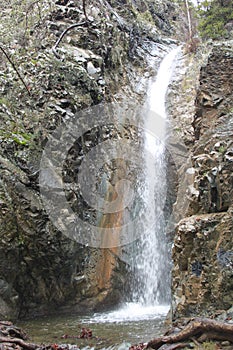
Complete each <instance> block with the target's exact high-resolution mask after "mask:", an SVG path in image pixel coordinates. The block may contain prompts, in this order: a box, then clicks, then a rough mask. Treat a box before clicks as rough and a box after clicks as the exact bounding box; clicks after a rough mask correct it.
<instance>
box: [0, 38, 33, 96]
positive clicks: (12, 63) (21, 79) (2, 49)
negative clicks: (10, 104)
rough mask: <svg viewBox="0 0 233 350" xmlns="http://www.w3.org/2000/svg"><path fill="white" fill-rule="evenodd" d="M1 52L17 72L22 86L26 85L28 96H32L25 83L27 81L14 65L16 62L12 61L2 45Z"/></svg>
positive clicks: (0, 46)
mask: <svg viewBox="0 0 233 350" xmlns="http://www.w3.org/2000/svg"><path fill="white" fill-rule="evenodd" d="M0 50H1V51H2V52H3V53H4V55H5V56H6V58H7V60H8V61H9V62H10V64H11V65H12V68H13V69H14V71H15V72H16V74H17V75H18V77H19V79H20V81H21V82H22V84H23V85H24V87H25V89H26V90H27V93H28V95H29V96H30V95H31V94H30V91H29V88H28V86H27V84H26V83H25V81H24V80H23V78H22V77H21V75H20V73H19V71H18V69H17V67H16V65H15V64H14V62H13V61H12V59H11V58H10V56H9V55H8V53H7V52H6V50H5V49H4V48H3V47H2V45H0Z"/></svg>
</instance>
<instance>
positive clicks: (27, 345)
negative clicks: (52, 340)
mask: <svg viewBox="0 0 233 350" xmlns="http://www.w3.org/2000/svg"><path fill="white" fill-rule="evenodd" d="M0 343H11V344H17V345H19V346H22V348H24V349H26V350H35V349H37V348H38V345H36V344H33V343H26V342H25V341H24V340H22V339H18V338H10V337H0Z"/></svg>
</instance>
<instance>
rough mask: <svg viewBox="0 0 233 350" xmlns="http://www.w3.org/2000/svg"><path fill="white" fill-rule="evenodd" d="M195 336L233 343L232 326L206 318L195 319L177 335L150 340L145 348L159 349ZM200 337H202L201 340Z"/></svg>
mask: <svg viewBox="0 0 233 350" xmlns="http://www.w3.org/2000/svg"><path fill="white" fill-rule="evenodd" d="M193 336H195V337H196V338H199V341H201V340H202V339H205V340H206V339H209V340H211V339H212V340H228V341H230V342H232V343H233V324H228V323H223V322H218V321H215V320H210V319H207V318H195V319H194V320H193V321H191V322H190V323H189V324H188V325H187V326H186V327H185V328H184V329H183V330H182V331H180V332H179V333H177V334H172V335H168V336H162V337H158V338H155V339H153V340H151V341H150V342H149V343H148V344H147V348H152V349H155V350H157V349H159V348H160V347H161V346H162V345H164V344H175V343H178V342H182V341H187V340H188V339H190V338H191V337H193ZM200 337H203V338H202V339H201V338H200Z"/></svg>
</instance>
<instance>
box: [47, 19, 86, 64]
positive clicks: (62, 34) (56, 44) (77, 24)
mask: <svg viewBox="0 0 233 350" xmlns="http://www.w3.org/2000/svg"><path fill="white" fill-rule="evenodd" d="M84 25H87V22H86V21H85V22H80V23H75V24H72V25H71V26H70V27H68V28H66V29H65V30H64V31H63V32H62V33H61V35H60V36H59V38H58V39H57V41H56V43H55V45H54V46H53V48H52V51H53V53H54V54H55V56H56V57H58V58H59V55H58V54H57V51H56V50H57V47H58V45H59V44H60V42H61V41H62V39H63V38H64V36H65V35H66V34H67V33H68V32H69V31H70V30H71V29H74V28H76V27H81V26H84Z"/></svg>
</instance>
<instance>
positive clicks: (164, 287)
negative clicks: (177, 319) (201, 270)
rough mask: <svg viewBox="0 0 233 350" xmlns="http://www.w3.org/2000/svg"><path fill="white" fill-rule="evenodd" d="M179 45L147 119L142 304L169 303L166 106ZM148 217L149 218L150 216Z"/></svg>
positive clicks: (151, 95) (150, 100) (151, 96)
mask: <svg viewBox="0 0 233 350" xmlns="http://www.w3.org/2000/svg"><path fill="white" fill-rule="evenodd" d="M179 51H180V47H178V48H175V49H173V50H172V51H171V52H169V53H168V54H167V55H166V56H165V58H164V59H163V61H162V63H161V65H160V67H159V70H158V73H157V76H156V78H155V79H154V80H153V81H151V82H150V85H149V89H148V97H147V103H146V104H147V113H146V118H145V119H146V120H145V130H146V132H145V179H146V180H145V181H146V186H145V191H144V202H145V204H146V205H147V207H148V208H149V210H148V215H149V221H150V225H149V228H148V227H147V228H146V229H145V232H144V234H143V236H142V238H141V240H140V242H139V244H138V249H137V256H136V261H135V275H136V277H135V283H134V293H133V300H134V301H135V302H138V303H139V304H141V305H143V306H152V305H156V304H157V305H158V304H169V300H170V261H171V258H170V256H169V249H168V243H167V238H166V224H165V218H164V214H165V213H164V205H165V201H166V193H167V184H166V160H165V151H166V109H165V99H166V92H167V88H168V84H169V81H170V79H171V77H172V73H173V70H174V67H175V62H176V56H177V55H178V52H179ZM147 221H148V220H147Z"/></svg>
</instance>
